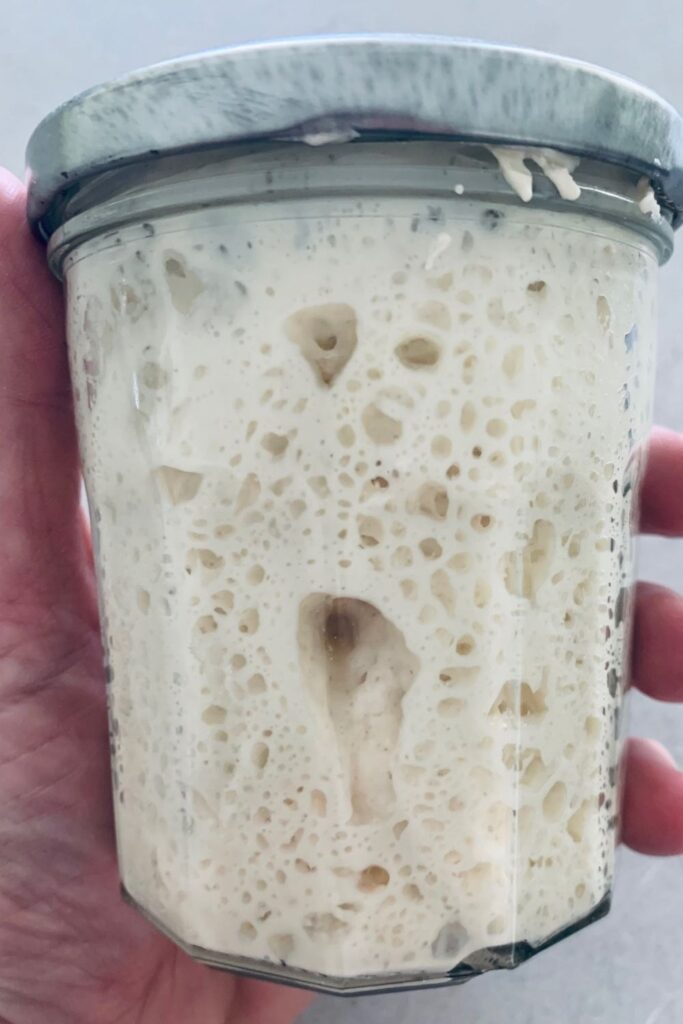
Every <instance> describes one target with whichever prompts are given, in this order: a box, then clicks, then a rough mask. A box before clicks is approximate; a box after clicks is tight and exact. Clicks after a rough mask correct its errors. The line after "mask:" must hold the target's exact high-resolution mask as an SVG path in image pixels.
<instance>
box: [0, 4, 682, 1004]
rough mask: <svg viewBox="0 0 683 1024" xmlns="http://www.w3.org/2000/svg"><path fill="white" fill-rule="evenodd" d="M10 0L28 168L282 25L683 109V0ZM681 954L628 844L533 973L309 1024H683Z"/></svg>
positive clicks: (16, 112) (669, 335)
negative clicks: (557, 74)
mask: <svg viewBox="0 0 683 1024" xmlns="http://www.w3.org/2000/svg"><path fill="white" fill-rule="evenodd" d="M0 3H2V10H0V162H2V163H5V164H6V165H7V166H9V167H10V168H11V169H12V170H14V171H15V172H16V173H18V174H20V173H22V166H23V150H24V146H25V143H26V140H27V138H28V135H29V134H30V132H31V130H32V128H33V127H34V125H35V123H36V122H37V121H38V120H39V119H40V117H42V116H43V115H44V114H45V113H47V112H48V111H49V110H50V109H51V108H52V107H53V106H55V105H56V104H57V103H58V102H61V101H62V100H63V99H66V98H68V97H69V96H70V95H71V94H73V93H74V92H77V91H79V90H81V89H83V88H86V87H87V86H90V85H93V84H95V83H97V82H98V81H102V80H103V79H106V78H109V77H112V76H115V75H119V74H121V73H124V72H125V71H127V70H131V69H132V68H134V67H136V66H140V65H144V64H148V63H152V62H154V61H158V60H163V59H165V58H168V57H172V56H177V55H179V54H182V53H187V52H191V51H196V50H202V49H207V48H211V47H214V46H220V45H225V44H228V43H231V42H241V41H245V40H249V39H254V38H258V37H267V36H276V35H291V34H307V33H313V32H347V31H407V32H441V33H446V34H450V35H461V36H467V37H470V38H472V37H474V38H480V39H486V40H490V41H496V42H510V43H517V44H521V45H525V46H534V47H537V48H540V49H547V50H553V51H556V52H560V53H564V54H567V55H569V56H575V57H580V58H583V59H585V60H589V61H593V62H597V63H601V64H604V65H606V66H608V67H611V68H613V69H615V70H618V71H621V72H623V73H625V74H628V75H631V76H632V77H635V78H638V79H640V80H641V81H642V82H644V83H646V84H647V85H649V86H651V87H653V88H655V89H656V90H658V91H659V92H661V93H662V94H663V95H665V96H666V97H667V98H668V99H669V100H670V101H672V102H673V103H674V104H675V105H677V106H678V107H679V109H683V43H682V38H683V6H681V0H649V2H647V0H639V2H638V3H636V2H634V0H620V2H618V0H603V2H601V0H571V2H570V0H565V2H557V0H555V2H550V0H529V2H527V3H523V2H522V0H469V2H467V3H466V2H463V0H418V2H415V0H346V2H345V3H343V2H335V0H290V2H282V0H110V2H107V3H98V2H97V0H60V2H59V3H56V2H54V0H50V2H48V0H25V2H21V0H14V2H12V3H9V2H8V0H0ZM681 234H682V236H683V229H682V232H681ZM679 248H680V252H679V254H678V256H677V257H674V259H673V261H672V262H671V263H670V264H669V266H668V267H667V268H666V269H665V270H664V272H663V273H662V282H661V284H662V302H661V347H660V353H661V358H660V373H659V381H658V389H657V418H658V419H659V421H660V422H663V423H665V424H667V425H669V426H673V427H678V428H681V429H683V395H682V394H681V392H682V385H683V358H682V356H683V352H682V348H681V344H680V336H681V331H682V329H683V237H681V238H680V240H679ZM672 487H683V480H680V481H672ZM641 565H642V573H641V575H643V576H646V577H649V578H653V579H656V580H658V581H660V582H665V583H667V584H669V585H670V586H673V587H676V585H677V583H679V582H680V581H683V549H682V548H681V547H680V546H679V544H677V543H676V542H671V541H667V542H661V541H655V540H646V541H645V542H644V543H643V546H642V560H641ZM632 720H633V728H634V731H635V732H638V733H642V734H648V735H657V736H658V737H659V738H660V739H663V740H664V741H665V742H666V743H667V744H668V745H669V746H670V748H671V749H672V751H673V753H674V755H675V756H677V758H678V759H679V763H681V764H683V712H681V711H679V710H676V709H672V708H668V707H657V706H654V705H652V704H650V702H647V701H645V700H643V699H641V698H637V699H635V700H634V702H633V705H632ZM682 949H683V859H681V858H677V859H674V860H669V861H657V860H648V859H645V858H641V857H637V856H635V855H633V854H629V853H622V855H621V871H620V876H619V884H618V888H617V895H616V906H615V909H614V911H613V913H612V915H611V916H610V917H609V918H608V919H607V920H606V921H603V922H601V923H600V924H597V925H594V926H593V927H592V928H591V929H589V930H587V931H585V932H583V933H580V934H579V935H578V936H575V937H574V938H572V939H570V940H568V941H567V942H565V943H563V944H562V945H560V946H558V947H556V948H555V949H554V950H551V951H549V952H547V953H545V954H543V955H542V956H540V957H539V958H537V959H536V960H535V961H532V962H531V963H530V964H528V965H526V966H525V967H523V968H522V969H521V970H519V971H517V972H514V973H512V974H509V975H489V976H488V977H486V978H484V979H481V980H477V981H474V982H471V983H469V984H468V985H466V986H464V987H463V988H458V989H448V990H443V991H439V992H432V993H419V994H415V995H399V996H386V997H381V998H377V997H376V998H370V999H368V998H366V999H362V1000H336V999H331V998H330V999H323V1000H320V1002H318V1004H317V1005H316V1006H315V1007H314V1008H313V1009H312V1010H311V1011H309V1013H308V1014H307V1016H306V1018H305V1024H342V1022H344V1024H346V1022H351V1021H353V1022H354V1024H385V1022H386V1024H423V1022H424V1024H683V956H682V955H681V950H682ZM45 1024H50V1022H49V1021H45ZM159 1024H163V1022H161V1021H160V1022H159ZM188 1024H190V1022H188ZM191 1024H202V1022H201V1021H196V1022H194V1021H193V1022H191Z"/></svg>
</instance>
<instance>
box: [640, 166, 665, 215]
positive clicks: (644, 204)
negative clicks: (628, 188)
mask: <svg viewBox="0 0 683 1024" xmlns="http://www.w3.org/2000/svg"><path fill="white" fill-rule="evenodd" d="M637 198H638V206H639V207H640V209H641V212H642V213H644V214H645V215H646V217H652V219H653V221H654V222H655V224H658V223H659V221H660V220H661V219H662V210H661V207H660V205H659V203H658V202H657V197H656V196H655V193H654V189H653V188H652V183H651V182H650V180H649V179H648V178H646V177H643V178H641V179H640V181H639V182H638V191H637Z"/></svg>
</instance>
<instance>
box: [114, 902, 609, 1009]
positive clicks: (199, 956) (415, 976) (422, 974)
mask: <svg viewBox="0 0 683 1024" xmlns="http://www.w3.org/2000/svg"><path fill="white" fill-rule="evenodd" d="M121 894H122V896H123V899H124V900H125V902H126V903H128V904H129V905H130V906H131V907H134V908H135V910H137V911H138V913H140V914H142V916H143V917H144V918H146V920H147V921H149V923H150V924H152V925H153V926H154V927H155V928H156V929H157V930H158V931H160V932H161V933H162V934H163V935H165V936H166V937H167V938H168V939H170V940H171V941H172V942H173V943H175V945H176V946H178V947H179V948H180V949H182V950H183V952H184V953H187V955H188V956H190V957H191V958H192V959H193V960H196V961H197V962H198V963H202V964H205V965H206V966H207V967H213V968H215V969H216V970H222V971H230V972H231V973H233V974H240V975H243V976H244V977H248V978H256V979H258V980H259V981H270V982H275V983H277V984H280V985H289V986H292V987H294V988H304V989H309V990H311V991H313V992H320V993H323V994H325V995H338V996H362V995H382V994H385V995H386V994H389V993H392V992H409V991H411V990H416V989H424V988H445V987H447V986H449V985H462V984H464V983H465V982H466V981H470V980H471V979H472V978H476V977H478V976H479V975H481V974H486V973H487V972H488V971H497V970H512V969H514V968H515V967H519V966H520V964H523V963H525V961H527V960H529V959H530V958H531V957H532V956H535V955H536V954H537V953H541V952H543V950H544V949H548V948H549V947H550V946H554V945H555V943H556V942H560V941H561V940H562V939H566V938H568V937H569V936H570V935H573V934H574V932H577V931H579V930H580V929H582V928H585V927H587V926H588V925H590V924H593V923H594V922H595V921H599V920H600V919H601V918H603V917H605V916H606V915H607V914H608V913H609V910H610V906H611V903H612V893H611V891H608V892H607V893H605V895H604V896H603V898H602V899H601V900H600V902H599V903H598V904H597V905H596V906H595V907H594V908H593V910H591V911H590V912H589V913H588V914H587V915H586V916H585V917H582V918H580V920H578V921H574V922H573V923H572V924H570V925H568V926H567V927H566V928H562V929H561V930H560V931H558V932H555V934H554V935H551V936H550V937H549V938H548V939H546V940H545V941H543V942H541V943H538V944H537V945H532V944H531V943H530V942H527V941H524V942H517V943H509V944H508V945H505V946H492V947H489V948H486V949H481V950H479V951H477V952H476V953H473V954H472V955H471V956H469V957H468V958H467V960H466V961H463V962H462V963H459V964H457V966H456V967H454V968H453V969H452V970H450V971H447V972H445V973H441V972H440V973H431V972H427V971H413V972H400V973H395V974H389V973H387V974H374V975H370V974H368V975H356V976H354V977H349V978H344V977H334V976H331V975H323V974H317V973H315V972H314V971H306V970H303V969H302V968H300V967H293V966H289V965H287V964H269V963H266V962H264V961H263V960H252V959H250V958H249V957H241V956H236V955H232V954H230V953H216V952H213V951H212V950H210V949H204V948H203V947H201V946H195V945H193V944H192V943H189V942H184V941H183V940H182V939H180V938H179V937H178V936H177V935H175V934H174V932H172V931H171V930H170V929H169V928H167V927H166V925H164V924H163V923H162V922H161V921H160V920H159V918H158V917H156V916H155V915H154V914H152V913H150V912H149V911H148V910H146V909H145V908H144V907H143V906H141V905H140V903H138V901H137V900H136V899H135V898H134V897H133V896H131V894H130V893H129V892H128V891H127V889H126V887H125V886H124V885H122V886H121Z"/></svg>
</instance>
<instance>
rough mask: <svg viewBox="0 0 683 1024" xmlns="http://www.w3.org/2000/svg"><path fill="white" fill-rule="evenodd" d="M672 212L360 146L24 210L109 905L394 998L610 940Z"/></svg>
mask: <svg viewBox="0 0 683 1024" xmlns="http://www.w3.org/2000/svg"><path fill="white" fill-rule="evenodd" d="M300 45H304V46H309V47H315V46H316V45H318V46H321V45H322V44H315V43H308V44H300ZM327 45H330V44H327ZM331 45H333V44H331ZM346 45H348V46H351V47H353V46H354V45H355V46H357V47H361V48H362V46H363V45H365V43H363V42H362V41H361V42H358V43H356V44H353V43H348V42H347V44H346ZM375 45H376V46H378V47H380V50H381V48H382V47H386V48H387V49H385V50H382V51H381V52H384V53H388V52H389V48H390V47H391V46H392V45H397V44H392V43H391V41H384V42H383V41H375ZM402 45H404V44H402ZM413 45H415V46H417V47H421V48H423V50H424V48H427V47H428V46H430V45H431V46H433V45H434V44H433V43H430V44H427V43H426V42H422V43H416V44H413ZM456 47H457V44H456ZM466 49H467V50H468V52H470V51H471V50H472V49H475V50H476V47H475V48H473V47H469V48H466ZM321 52H322V51H321ZM500 52H501V53H505V54H506V55H509V53H510V51H500ZM517 59H518V60H519V61H523V60H524V59H528V57H527V58H525V56H524V55H519V54H518V55H517ZM223 60H224V61H226V62H227V63H228V64H229V63H230V60H231V55H230V53H228V54H224V55H223ZM198 66H199V67H201V61H200V62H199V64H198ZM157 74H159V72H157ZM318 127H320V126H318ZM390 127H391V126H390ZM41 130H44V129H40V130H39V131H41ZM386 131H387V132H388V129H386ZM430 134H431V135H432V136H434V135H435V134H436V135H438V137H428V136H429V135H430ZM352 135H353V139H352V138H351V136H352ZM491 141H492V142H495V141H497V140H495V139H494V138H492V140H491ZM516 141H517V142H518V143H521V142H522V141H523V140H521V139H518V140H516ZM168 148H169V150H170V149H172V148H173V147H171V146H169V147H168ZM652 180H655V179H654V175H653V178H652ZM37 191H38V188H37V186H34V197H35V195H36V192H37ZM657 198H658V200H659V202H658V201H657V199H656V198H655V195H654V193H653V191H652V188H651V185H650V178H649V177H647V176H645V177H643V174H642V168H638V167H629V166H627V165H626V161H623V162H622V163H621V164H619V163H617V162H616V161H610V162H608V161H607V160H605V159H601V160H595V159H591V158H590V157H584V158H583V159H582V160H580V161H579V158H578V157H575V156H574V157H570V156H567V155H563V154H561V153H557V152H554V151H552V150H548V149H540V148H531V149H529V148H527V149H524V150H522V149H520V148H519V147H517V148H510V147H504V148H502V149H501V148H500V147H499V146H498V145H495V146H494V147H493V148H489V146H488V145H485V144H483V143H482V142H481V141H479V140H477V141H474V140H470V141H463V140H462V139H460V140H454V139H453V138H448V137H445V136H444V133H443V132H442V131H439V132H438V133H434V132H431V133H430V132H426V131H425V132H421V133H415V132H413V133H406V132H405V131H398V129H396V128H395V127H394V128H393V129H392V130H391V132H390V133H388V134H383V133H382V132H380V131H378V128H377V125H376V124H374V123H373V124H372V125H370V126H369V127H368V128H367V130H365V131H360V132H358V131H357V130H356V129H355V128H354V130H353V132H349V133H346V134H345V133H344V132H343V131H340V130H339V126H338V124H336V125H335V130H334V131H332V132H329V133H328V132H325V133H322V132H321V131H318V130H316V131H315V132H312V131H310V129H307V131H306V132H305V133H302V135H301V137H300V138H297V139H296V140H295V141H290V140H283V139H282V138H277V137H275V133H273V137H272V138H270V139H264V140H259V141H257V142H254V141H249V140H244V141H233V142H231V143H227V142H226V143H225V144H223V145H220V146H216V145H214V144H212V145H210V146H204V147H201V148H197V147H196V146H192V147H190V146H189V144H188V146H187V147H186V151H184V152H181V153H172V152H169V153H156V152H155V153H154V155H153V157H149V156H148V157H147V158H146V159H138V160H135V161H134V162H127V163H126V164H125V166H123V167H121V168H117V167H113V166H111V164H109V165H104V166H102V167H101V168H100V169H99V170H98V171H97V172H92V171H91V173H89V174H88V175H84V176H83V177H82V178H81V179H79V180H78V183H77V186H76V187H74V185H73V184H72V182H71V180H70V181H69V184H68V185H67V186H66V187H64V186H62V187H61V188H60V190H59V192H58V193H57V192H55V194H54V195H53V196H52V198H51V203H50V206H49V214H47V215H46V214H45V211H44V209H43V210H41V212H40V215H38V214H36V215H35V217H34V219H35V221H36V222H37V223H39V224H40V225H42V229H43V231H44V233H45V234H50V235H51V240H50V259H51V262H52V265H53V267H54V269H55V271H56V272H57V273H58V274H60V275H61V276H63V278H64V281H65V283H66V291H67V318H68V340H69V352H70V359H71V371H72V381H73V388H74V396H75V403H76V413H77V421H78V429H79V436H80V443H81V450H82V457H83V464H84V472H85V479H86V484H87V491H88V497H89V503H90V508H91V513H92V520H93V532H94V536H95V540H96V553H97V571H98V578H99V587H100V596H101V613H102V632H103V638H104V645H105V650H106V654H107V664H108V669H109V703H110V714H111V743H112V762H113V776H114V793H115V808H116V826H117V839H118V851H119V863H120V869H121V876H122V883H123V887H124V893H125V895H126V898H127V899H128V900H129V901H130V902H132V903H133V904H134V905H136V906H137V907H138V908H139V909H140V910H141V911H142V912H143V913H144V914H145V915H146V916H147V917H148V918H149V919H150V920H152V921H153V922H154V923H155V924H156V925H157V926H158V927H159V928H160V929H161V930H163V931H164V932H166V934H168V935H169V936H171V937H172V938H173V939H174V940H175V941H176V942H177V943H179V944H180V945H181V946H182V947H183V948H184V949H186V950H187V951H188V952H189V953H190V954H191V955H193V956H195V957H196V958H197V959H199V960H203V961H204V962H207V963H210V964H212V965H213V966H219V967H226V968H229V969H231V970H238V971H242V972H244V973H247V974H255V975H258V976H260V977H267V978H271V979H275V980H278V979H279V980H285V981H288V982H291V983H295V984H302V985H306V986H309V987H313V988H318V989H320V990H325V991H346V992H348V991H351V992H365V991H369V992H374V991H387V990H390V989H395V988H401V987H415V986H420V985H433V984H444V983H449V982H457V981H461V980H466V979H467V978H468V977H471V976H472V975H474V974H477V973H480V972H481V971H484V970H488V969H493V968H500V967H512V966H516V965H517V964H518V963H520V962H522V961H523V960H525V959H527V958H528V957H529V956H531V955H532V954H534V953H535V952H537V951H538V950H540V949H542V948H544V947H545V946H547V945H549V944H550V943H553V942H555V941H557V939H558V938H561V937H563V936H564V935H566V934H569V933H571V932H573V931H575V930H576V929H577V928H580V927H582V926H583V925H585V924H587V923H589V922H591V921H593V920H595V919H597V918H598V917H600V916H602V915H603V914H605V913H606V912H607V910H608V908H609V902H610V895H611V889H612V877H613V862H614V849H615V841H616V832H617V825H618V765H619V754H620V748H621V737H622V729H621V710H622V695H623V690H624V686H625V680H626V675H627V666H626V655H627V651H628V638H629V626H630V598H629V594H630V589H629V588H630V585H631V582H632V578H633V553H632V539H631V537H632V531H633V527H634V520H635V515H636V507H637V495H638V484H639V479H640V476H641V470H642V466H643V458H644V453H645V446H646V439H647V434H648V429H649V424H650V416H651V398H652V384H653V369H654V353H655V333H656V278H657V266H658V262H662V261H663V260H664V259H665V258H666V257H667V256H668V254H669V253H670V250H671V241H672V231H671V225H672V223H673V222H674V221H675V220H676V219H677V210H676V208H675V204H673V203H672V201H671V199H670V197H669V196H667V195H666V194H665V192H664V190H663V188H662V187H661V185H658V195H657ZM36 202H37V201H36ZM35 208H36V206H35V204H34V209H35ZM46 225H47V227H46Z"/></svg>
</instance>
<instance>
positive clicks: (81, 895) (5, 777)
mask: <svg viewBox="0 0 683 1024" xmlns="http://www.w3.org/2000/svg"><path fill="white" fill-rule="evenodd" d="M24 203H25V196H24V192H23V189H22V187H21V185H20V184H19V183H18V182H17V181H16V180H15V179H14V178H12V177H11V176H10V175H7V174H0V392H1V394H0V438H1V446H0V735H1V736H2V744H1V746H0V851H1V856H0V1024H10V1022H11V1024H133V1022H135V1024H162V1022H163V1024H187V1022H189V1021H191V1022H193V1024H194V1022H197V1024H288V1022H289V1021H291V1020H292V1019H293V1018H294V1017H295V1015H296V1014H297V1013H298V1012H299V1011H300V1010H301V1009H302V1008H303V1006H304V1005H305V1004H306V1002H307V1000H308V998H309V997H308V996H306V995H304V994H301V993H297V992H294V991H292V990H287V989H284V988H278V987H276V986H272V985H266V984H262V983H258V982H252V981H243V980H239V979H236V978H234V977H232V976H231V975H229V974H222V973H216V972H212V971H210V970H208V969H207V968H204V967H202V966H200V965H198V964H195V963H193V962H192V961H191V960H189V959H188V958H187V957H186V956H185V955H184V954H183V953H182V952H180V951H179V950H178V949H177V948H176V947H175V946H174V945H172V944H171V943H170V942H168V941H167V940H166V939H164V938H163V937H162V936H160V935H159V934H158V933H157V932H156V931H154V930H153V929H152V928H151V927H149V926H148V925H147V924H146V923H145V922H144V921H143V920H142V919H141V918H140V917H139V916H138V915H137V914H136V913H135V912H134V911H132V910H131V909H130V908H128V907H127V906H125V905H124V904H123V903H122V902H121V899H120V897H119V890H118V878H117V872H116V863H115V850H114V838H113V828H112V817H111V797H110V782H109V761H108V742H107V722H106V711H105V690H104V679H103V670H102V657H101V651H100V642H99V635H98V629H97V609H96V597H95V586H94V577H93V566H92V554H91V551H90V542H89V534H88V531H87V528H86V526H85V523H84V521H83V519H82V515H81V511H80V506H79V490H80V478H79V466H78V455H77V450H76V438H75V433H74V426H73V417H72V407H71V398H70V390H69V382H68V371H67V363H66V355H65V346H64V339H63V333H62V321H63V311H62V306H61V299H60V294H59V289H58V287H57V285H56V284H55V283H54V282H53V281H51V280H50V277H49V274H48V272H47V269H46V267H45V259H44V254H43V253H42V252H41V250H40V247H39V246H38V245H37V244H36V243H35V242H34V241H33V240H32V239H31V238H30V235H29V232H28V230H27V228H26V226H25V223H24ZM672 481H680V482H681V486H677V485H674V486H672ZM643 525H644V528H646V529H648V530H652V531H654V532H660V533H664V534H669V535H671V534H677V533H683V438H680V437H678V436H677V435H674V434H671V433H668V432H658V433H656V434H655V438H654V443H653V447H652V454H651V461H650V468H649V471H648V474H647V479H646V482H645V487H644V492H643ZM635 636H636V647H635V663H634V671H635V681H636V683H637V685H639V686H640V688H641V689H642V690H643V691H645V692H647V693H650V694H651V695H653V696H656V697H658V698H660V699H665V700H683V600H682V599H681V598H678V597H676V596H674V595H672V594H670V593H669V592H668V591H664V590H662V589H660V588H654V587H652V586H649V585H645V584H642V585H641V586H640V588H639V591H638V604H637V622H636V634H635ZM623 837H624V839H625V841H626V842H628V843H629V845H631V846H633V847H634V848H635V849H640V850H643V851H646V852H649V853H679V852H683V775H681V774H680V773H679V772H678V771H677V770H676V769H675V767H674V766H673V764H672V763H671V762H670V760H669V758H668V756H667V755H666V754H665V752H663V751H662V749H661V748H660V747H658V745H656V744H653V743H651V742H648V741H644V740H632V741H631V743H630V747H629V753H628V758H627V781H626V801H625V809H624V817H623Z"/></svg>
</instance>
